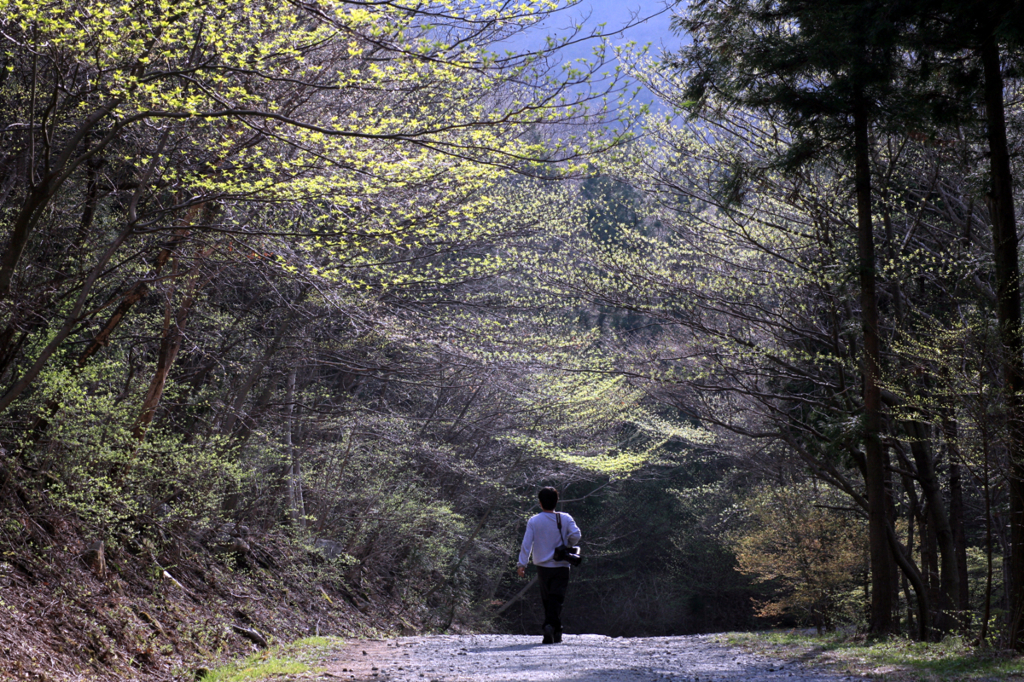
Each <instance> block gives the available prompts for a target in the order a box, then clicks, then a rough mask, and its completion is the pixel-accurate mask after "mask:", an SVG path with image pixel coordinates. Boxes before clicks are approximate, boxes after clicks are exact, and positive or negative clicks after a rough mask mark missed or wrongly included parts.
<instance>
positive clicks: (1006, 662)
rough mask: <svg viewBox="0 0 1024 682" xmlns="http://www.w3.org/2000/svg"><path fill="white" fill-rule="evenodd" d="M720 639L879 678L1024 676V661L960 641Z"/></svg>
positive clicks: (792, 636) (755, 635) (934, 680)
mask: <svg viewBox="0 0 1024 682" xmlns="http://www.w3.org/2000/svg"><path fill="white" fill-rule="evenodd" d="M720 640H721V641H722V642H724V643H727V644H732V645H734V646H740V647H743V648H745V649H751V650H755V651H757V652H758V653H761V654H766V655H769V656H775V657H779V658H787V659H798V660H802V661H805V662H807V663H809V664H812V665H823V666H827V667H828V668H831V669H833V670H836V671H838V672H843V673H850V674H855V675H867V676H869V677H873V678H876V679H885V680H908V681H909V680H922V681H928V682H945V681H947V680H948V681H953V680H979V681H980V680H997V679H998V680H1002V679H1007V678H1009V677H1024V657H1020V656H1012V655H1010V654H1007V653H1006V652H994V651H990V650H984V649H977V648H974V647H971V646H969V645H968V644H966V643H965V642H964V641H963V640H962V639H960V638H958V637H947V638H946V639H945V640H943V641H942V642H912V641H910V640H907V639H902V638H892V639H886V640H875V641H871V640H867V639H865V638H864V637H863V636H853V635H843V634H828V635H822V636H814V635H805V634H798V633H794V632H786V631H773V632H747V633H730V634H726V635H722V636H721V637H720Z"/></svg>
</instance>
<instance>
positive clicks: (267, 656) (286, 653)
mask: <svg viewBox="0 0 1024 682" xmlns="http://www.w3.org/2000/svg"><path fill="white" fill-rule="evenodd" d="M342 643H343V642H342V640H340V639H334V638H331V637H307V638H305V639H300V640H296V641H294V642H292V643H290V644H286V645H283V646H272V647H270V648H269V649H267V650H266V651H261V652H259V653H256V654H252V655H251V656H247V657H246V658H244V659H243V660H241V661H233V662H231V663H228V664H226V665H222V666H220V667H218V668H214V669H213V670H211V671H210V672H208V673H206V674H205V675H204V676H203V678H202V682H250V681H251V680H266V679H270V678H273V677H279V676H282V675H297V674H300V673H305V672H310V671H316V670H321V669H322V668H319V667H318V664H320V663H321V662H322V661H323V658H324V655H325V654H326V652H327V651H329V650H331V649H332V648H334V647H337V646H339V645H340V644H342Z"/></svg>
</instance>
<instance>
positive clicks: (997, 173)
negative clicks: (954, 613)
mask: <svg viewBox="0 0 1024 682" xmlns="http://www.w3.org/2000/svg"><path fill="white" fill-rule="evenodd" d="M980 52H981V61H982V65H983V67H984V72H985V117H986V123H987V128H988V147H989V161H990V164H991V174H992V188H991V190H990V194H989V207H990V213H991V219H992V244H993V253H992V256H993V259H994V261H995V275H996V293H997V295H998V299H997V302H996V315H997V317H998V320H999V335H1000V339H1001V341H1002V345H1003V376H1004V381H1005V384H1006V385H1005V390H1006V407H1007V431H1008V441H1009V442H1008V443H1007V449H1008V455H1009V462H1010V470H1009V471H1008V472H1007V473H1008V476H1007V478H1008V479H1009V493H1010V519H1009V521H1010V557H1009V560H1010V575H1009V585H1008V587H1009V597H1010V604H1009V606H1010V646H1011V647H1012V648H1014V649H1017V650H1021V649H1024V627H1022V625H1024V623H1022V622H1021V621H1022V617H1024V419H1022V414H1021V402H1022V398H1021V395H1022V391H1024V357H1022V353H1024V338H1022V335H1021V310H1020V305H1021V298H1020V265H1019V262H1018V257H1017V221H1016V217H1015V215H1014V205H1013V176H1012V173H1011V170H1010V154H1009V146H1008V144H1007V141H1006V116H1005V112H1004V110H1003V74H1002V70H1001V64H1000V56H999V46H998V44H997V43H996V40H995V36H994V35H992V34H991V32H989V34H988V35H986V36H984V37H983V38H982V43H981V49H980Z"/></svg>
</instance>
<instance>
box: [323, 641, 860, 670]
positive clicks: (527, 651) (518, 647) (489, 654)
mask: <svg viewBox="0 0 1024 682" xmlns="http://www.w3.org/2000/svg"><path fill="white" fill-rule="evenodd" d="M327 665H328V672H327V676H329V677H333V678H340V679H343V680H356V681H357V682H363V681H367V680H368V681H371V682H553V681H556V680H557V681H559V682H620V681H621V682H641V681H643V682H655V681H656V680H677V681H678V682H752V681H753V680H759V681H760V680H764V681H769V682H812V681H813V682H851V680H853V679H855V678H851V677H850V676H849V675H838V674H834V673H828V672H824V671H822V670H820V669H814V668H812V667H809V666H806V665H804V664H802V663H800V662H798V661H779V660H775V659H767V658H763V657H760V656H756V655H752V654H748V653H745V652H743V651H741V650H740V649H735V648H732V647H729V646H726V645H722V644H717V643H715V642H714V641H712V638H711V636H707V635H694V636H689V637H646V638H641V637H637V638H611V637H604V636H601V635H565V641H564V642H563V643H562V644H555V645H541V644H540V637H539V636H537V637H523V636H515V635H459V636H455V635H451V636H434V637H402V638H399V639H397V640H392V641H372V642H355V643H352V644H350V645H349V646H347V647H346V648H345V649H344V650H342V651H340V652H338V655H337V657H335V658H332V660H331V661H329V662H328V663H327Z"/></svg>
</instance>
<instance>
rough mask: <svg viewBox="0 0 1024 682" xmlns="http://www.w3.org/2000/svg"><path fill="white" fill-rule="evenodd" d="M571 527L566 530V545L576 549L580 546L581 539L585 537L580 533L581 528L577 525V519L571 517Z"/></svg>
mask: <svg viewBox="0 0 1024 682" xmlns="http://www.w3.org/2000/svg"><path fill="white" fill-rule="evenodd" d="M568 525H569V527H568V528H567V529H566V537H565V544H567V545H569V546H570V547H575V546H576V545H578V544H580V538H581V537H583V533H582V532H581V531H580V527H579V526H577V525H576V519H574V518H572V517H571V516H570V517H569V524H568Z"/></svg>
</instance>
